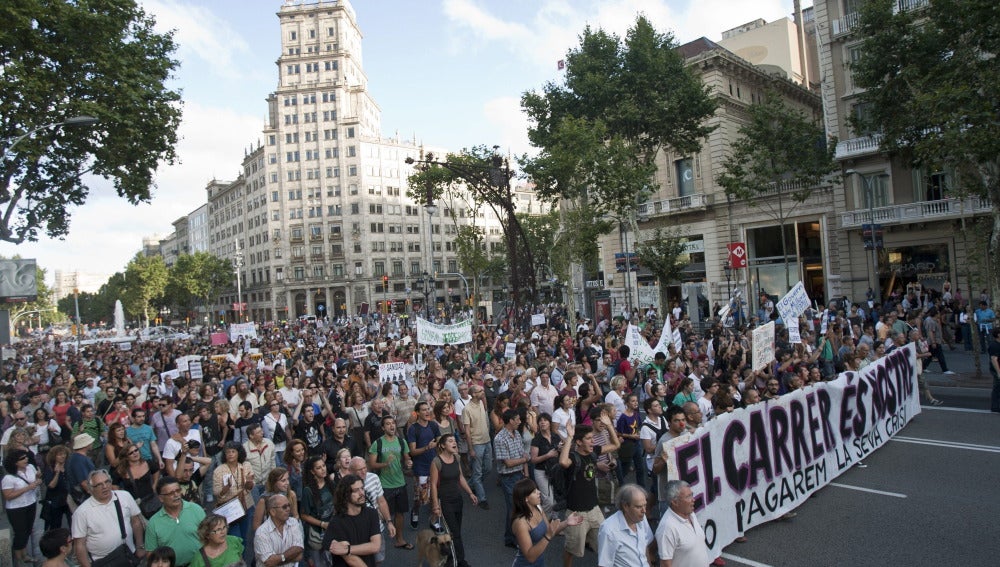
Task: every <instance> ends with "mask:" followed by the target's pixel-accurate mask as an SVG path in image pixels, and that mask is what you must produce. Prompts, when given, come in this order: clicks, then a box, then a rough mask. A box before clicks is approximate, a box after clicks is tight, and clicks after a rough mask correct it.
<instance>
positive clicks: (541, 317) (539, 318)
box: [531, 313, 545, 327]
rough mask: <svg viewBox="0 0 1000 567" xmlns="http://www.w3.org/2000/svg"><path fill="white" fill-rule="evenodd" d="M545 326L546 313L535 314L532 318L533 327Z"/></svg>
mask: <svg viewBox="0 0 1000 567" xmlns="http://www.w3.org/2000/svg"><path fill="white" fill-rule="evenodd" d="M544 324H545V313H535V314H534V315H532V316H531V326H532V327H534V326H535V325H544Z"/></svg>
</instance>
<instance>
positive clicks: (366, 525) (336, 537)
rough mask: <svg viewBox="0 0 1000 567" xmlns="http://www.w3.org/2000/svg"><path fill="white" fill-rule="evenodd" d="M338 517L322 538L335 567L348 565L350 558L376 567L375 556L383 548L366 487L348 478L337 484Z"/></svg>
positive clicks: (331, 520)
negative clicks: (366, 497) (368, 503)
mask: <svg viewBox="0 0 1000 567" xmlns="http://www.w3.org/2000/svg"><path fill="white" fill-rule="evenodd" d="M333 506H334V510H335V511H336V514H334V516H333V517H332V518H331V519H330V523H329V525H328V526H327V528H326V532H325V533H324V534H323V544H322V546H321V547H320V549H324V550H327V551H329V552H330V554H331V555H333V558H332V563H331V565H332V566H333V567H346V566H347V565H349V563H348V559H347V558H348V557H351V556H354V557H359V558H361V560H362V561H364V563H365V565H367V566H368V567H375V554H376V553H378V551H379V549H380V548H381V547H382V533H381V532H380V531H379V526H378V513H377V512H376V511H375V510H373V509H372V508H369V507H368V506H365V484H364V481H363V480H362V479H361V478H359V477H358V476H356V475H353V474H349V475H347V476H345V477H344V478H343V480H341V481H340V483H338V484H337V487H336V488H335V489H334V493H333Z"/></svg>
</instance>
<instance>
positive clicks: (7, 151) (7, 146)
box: [0, 115, 100, 161]
mask: <svg viewBox="0 0 1000 567" xmlns="http://www.w3.org/2000/svg"><path fill="white" fill-rule="evenodd" d="M98 122H100V120H98V119H97V118H94V117H93V116H85V115H81V116H73V117H72V118H67V119H66V120H63V121H62V122H52V123H50V124H43V125H41V126H38V127H35V128H32V129H30V130H28V131H27V132H25V133H24V134H21V135H20V136H13V137H10V138H6V139H5V140H4V150H3V160H6V159H7V156H9V155H12V154H13V151H14V146H16V145H17V144H19V143H20V142H21V141H22V140H24V139H25V138H30V137H31V136H32V135H34V134H35V133H37V132H41V131H42V130H54V129H56V128H61V127H63V126H91V125H93V124H97V123H98ZM0 161H2V160H0Z"/></svg>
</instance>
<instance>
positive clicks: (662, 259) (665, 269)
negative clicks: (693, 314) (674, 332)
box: [635, 228, 687, 313]
mask: <svg viewBox="0 0 1000 567" xmlns="http://www.w3.org/2000/svg"><path fill="white" fill-rule="evenodd" d="M635 252H636V257H637V258H638V259H639V263H640V264H642V266H643V267H645V268H648V269H649V271H650V272H652V273H653V275H654V276H655V277H656V280H657V282H658V283H659V284H660V312H662V313H666V308H667V307H668V306H669V303H668V302H667V288H668V286H669V285H670V284H671V283H673V282H675V281H677V280H679V279H680V277H681V270H683V269H684V266H686V265H687V264H686V263H684V262H683V261H682V257H683V256H684V254H685V243H684V239H683V237H682V236H681V235H680V233H679V232H678V231H677V230H675V229H669V228H667V229H664V228H657V229H654V230H653V235H652V237H651V238H646V239H644V240H642V241H640V242H639V244H638V245H636V248H635Z"/></svg>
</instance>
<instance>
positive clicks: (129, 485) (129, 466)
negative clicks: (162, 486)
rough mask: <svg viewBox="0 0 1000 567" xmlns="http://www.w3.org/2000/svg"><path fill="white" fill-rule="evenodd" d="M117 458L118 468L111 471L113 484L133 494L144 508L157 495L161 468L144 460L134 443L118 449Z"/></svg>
mask: <svg viewBox="0 0 1000 567" xmlns="http://www.w3.org/2000/svg"><path fill="white" fill-rule="evenodd" d="M116 457H117V458H118V466H116V467H115V468H114V469H113V470H112V471H111V483H112V484H113V485H114V486H116V487H118V489H119V490H124V491H126V492H128V493H129V494H131V495H132V497H133V498H135V501H136V503H138V504H139V507H140V508H143V502H145V501H147V500H151V499H152V498H153V496H155V495H156V490H155V489H154V487H155V486H156V482H157V481H158V480H159V479H160V469H159V467H157V466H156V464H155V463H153V462H152V461H144V460H142V454H141V453H140V452H139V447H138V446H137V445H134V444H132V443H128V444H127V445H124V446H122V447H121V448H120V449H118V453H117V455H116ZM149 516H152V514H150V515H149ZM146 519H149V517H148V516H147V518H146Z"/></svg>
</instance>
